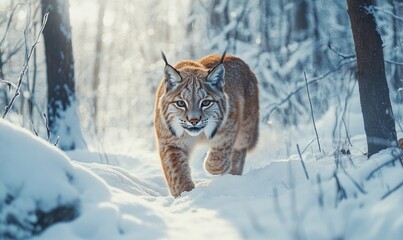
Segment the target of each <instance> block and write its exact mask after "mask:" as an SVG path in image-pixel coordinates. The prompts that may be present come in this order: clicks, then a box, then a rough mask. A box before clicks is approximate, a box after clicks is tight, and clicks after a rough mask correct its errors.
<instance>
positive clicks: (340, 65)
mask: <svg viewBox="0 0 403 240" xmlns="http://www.w3.org/2000/svg"><path fill="white" fill-rule="evenodd" d="M349 63H355V60H351V59H346V60H345V59H343V60H341V61H340V62H339V64H338V65H337V66H336V67H335V68H334V69H331V70H330V71H328V72H326V73H325V74H323V75H322V76H318V77H315V78H312V79H310V80H309V81H308V84H312V83H316V82H317V81H319V80H321V79H324V78H325V77H327V76H329V75H330V74H331V73H333V72H335V71H337V70H339V69H340V68H341V67H342V66H344V65H346V64H349ZM304 88H305V84H304V85H302V86H299V87H298V88H296V89H295V90H294V91H292V92H290V93H289V94H288V95H287V96H286V97H285V98H283V99H282V100H281V101H280V102H278V103H274V104H271V105H270V106H269V107H268V113H267V114H266V116H265V118H266V119H268V118H269V117H270V115H271V114H272V113H273V112H274V111H275V110H277V109H279V108H280V106H281V105H283V104H284V103H286V102H288V101H289V100H290V98H291V97H292V96H294V95H296V94H297V93H298V92H299V91H301V90H302V89H304Z"/></svg>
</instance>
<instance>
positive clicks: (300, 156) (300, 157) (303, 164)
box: [297, 144, 309, 180]
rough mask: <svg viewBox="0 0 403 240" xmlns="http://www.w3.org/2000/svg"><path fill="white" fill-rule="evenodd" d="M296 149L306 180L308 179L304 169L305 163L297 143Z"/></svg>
mask: <svg viewBox="0 0 403 240" xmlns="http://www.w3.org/2000/svg"><path fill="white" fill-rule="evenodd" d="M297 150H298V154H299V159H300V160H301V164H302V168H303V169H304V172H305V177H306V179H307V180H309V176H308V172H307V171H306V168H305V163H304V161H303V160H302V154H301V151H300V150H299V145H298V144H297Z"/></svg>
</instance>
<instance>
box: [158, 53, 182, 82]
mask: <svg viewBox="0 0 403 240" xmlns="http://www.w3.org/2000/svg"><path fill="white" fill-rule="evenodd" d="M161 56H162V60H164V62H165V68H164V73H165V86H166V88H167V89H170V88H171V87H173V86H175V85H176V84H178V83H180V82H181V81H182V78H181V76H180V75H179V73H178V71H177V70H176V69H175V68H174V67H172V66H171V65H170V64H169V63H168V61H167V58H166V57H165V54H164V52H162V51H161Z"/></svg>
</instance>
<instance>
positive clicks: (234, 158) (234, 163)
mask: <svg viewBox="0 0 403 240" xmlns="http://www.w3.org/2000/svg"><path fill="white" fill-rule="evenodd" d="M245 157H246V149H241V150H237V149H234V150H233V151H232V155H231V171H230V172H229V173H230V174H232V175H242V172H243V166H244V164H245Z"/></svg>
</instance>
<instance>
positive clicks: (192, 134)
mask: <svg viewBox="0 0 403 240" xmlns="http://www.w3.org/2000/svg"><path fill="white" fill-rule="evenodd" d="M185 131H186V132H187V133H188V134H189V135H190V136H192V137H196V136H199V135H200V133H202V132H203V131H202V129H200V130H199V131H189V130H187V129H185Z"/></svg>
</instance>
